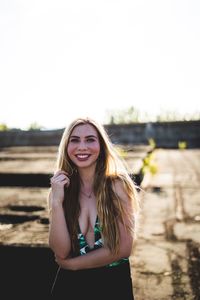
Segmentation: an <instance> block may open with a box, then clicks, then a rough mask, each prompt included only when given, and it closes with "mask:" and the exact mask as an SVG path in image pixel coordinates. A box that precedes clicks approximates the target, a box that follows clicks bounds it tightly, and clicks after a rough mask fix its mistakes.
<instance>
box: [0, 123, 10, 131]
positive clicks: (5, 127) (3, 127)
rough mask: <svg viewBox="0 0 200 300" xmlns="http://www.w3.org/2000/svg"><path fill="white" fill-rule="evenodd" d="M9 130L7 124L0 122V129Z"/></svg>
mask: <svg viewBox="0 0 200 300" xmlns="http://www.w3.org/2000/svg"><path fill="white" fill-rule="evenodd" d="M7 130H9V128H8V126H7V125H6V124H5V123H0V131H7Z"/></svg>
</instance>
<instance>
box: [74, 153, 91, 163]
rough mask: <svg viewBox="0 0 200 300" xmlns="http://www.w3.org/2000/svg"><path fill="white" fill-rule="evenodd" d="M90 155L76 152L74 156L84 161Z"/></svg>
mask: <svg viewBox="0 0 200 300" xmlns="http://www.w3.org/2000/svg"><path fill="white" fill-rule="evenodd" d="M89 157H90V154H76V158H77V159H78V160H80V161H85V160H87V159H88V158H89Z"/></svg>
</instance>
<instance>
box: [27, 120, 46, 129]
mask: <svg viewBox="0 0 200 300" xmlns="http://www.w3.org/2000/svg"><path fill="white" fill-rule="evenodd" d="M42 128H43V126H41V125H39V124H38V123H37V122H33V123H31V124H30V125H29V127H28V130H41V129H42Z"/></svg>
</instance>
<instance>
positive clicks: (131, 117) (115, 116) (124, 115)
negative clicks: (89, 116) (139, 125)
mask: <svg viewBox="0 0 200 300" xmlns="http://www.w3.org/2000/svg"><path fill="white" fill-rule="evenodd" d="M107 113H108V115H107V118H108V123H109V124H130V123H134V122H139V121H140V113H139V110H137V109H136V108H134V107H133V106H131V107H129V108H125V109H120V110H112V111H108V112H107Z"/></svg>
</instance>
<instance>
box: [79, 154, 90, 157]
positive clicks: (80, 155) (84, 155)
mask: <svg viewBox="0 0 200 300" xmlns="http://www.w3.org/2000/svg"><path fill="white" fill-rule="evenodd" d="M77 157H78V158H86V157H89V155H88V154H78V155H77Z"/></svg>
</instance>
